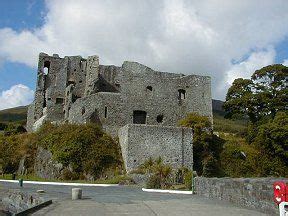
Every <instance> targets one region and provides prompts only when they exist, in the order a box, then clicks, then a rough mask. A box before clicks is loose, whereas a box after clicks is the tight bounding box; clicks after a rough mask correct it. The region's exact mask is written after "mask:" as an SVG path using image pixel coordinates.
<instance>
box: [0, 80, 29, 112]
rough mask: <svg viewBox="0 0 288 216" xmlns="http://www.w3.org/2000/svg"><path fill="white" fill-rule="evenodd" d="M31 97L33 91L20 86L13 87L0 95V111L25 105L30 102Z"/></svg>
mask: <svg viewBox="0 0 288 216" xmlns="http://www.w3.org/2000/svg"><path fill="white" fill-rule="evenodd" d="M33 97H34V92H33V90H31V89H29V88H28V87H27V86H25V85H22V84H18V85H14V86H12V87H11V88H10V89H8V90H6V91H2V93H1V94H0V110H2V109H7V108H11V107H16V106H24V105H27V104H29V103H31V102H32V100H33Z"/></svg>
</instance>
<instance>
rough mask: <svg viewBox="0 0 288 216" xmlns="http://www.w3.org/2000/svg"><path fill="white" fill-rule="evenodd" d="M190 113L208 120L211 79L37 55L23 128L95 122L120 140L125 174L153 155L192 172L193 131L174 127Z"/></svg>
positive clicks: (93, 59)
mask: <svg viewBox="0 0 288 216" xmlns="http://www.w3.org/2000/svg"><path fill="white" fill-rule="evenodd" d="M191 112H196V113H198V114H200V115H203V116H207V117H209V118H210V119H211V120H212V99H211V79H210V77H207V76H198V75H184V74H175V73H166V72H159V71H154V70H152V69H151V68H149V67H147V66H144V65H142V64H139V63H137V62H128V61H125V62H124V63H123V65H122V66H121V67H118V66H114V65H109V66H106V65H100V64H99V57H98V56H89V57H88V58H87V59H84V58H82V57H81V56H69V57H67V56H66V57H64V58H60V57H59V56H58V55H57V54H54V55H53V56H49V55H47V54H45V53H40V55H39V62H38V73H37V86H36V91H35V99H34V101H33V103H32V104H31V105H30V106H29V108H28V117H27V129H28V131H33V130H36V129H37V128H38V127H39V126H41V125H42V124H43V123H44V122H47V121H49V122H55V123H63V122H69V123H77V124H83V123H88V122H91V123H97V124H98V125H100V126H101V127H102V128H103V130H104V131H106V132H107V133H109V134H111V135H112V136H114V137H115V136H119V140H120V145H121V149H122V155H123V158H124V163H125V166H126V169H127V170H128V171H131V170H133V169H134V168H135V167H137V166H138V165H139V164H141V163H142V162H143V160H145V158H146V159H147V158H148V157H151V156H152V157H155V156H156V155H158V156H161V157H162V158H164V161H166V162H167V163H170V164H171V165H173V166H175V167H180V166H187V167H191V166H192V161H193V160H192V131H191V129H188V128H178V127H176V126H177V124H178V122H179V120H180V119H182V118H184V117H185V116H186V115H187V114H188V113H191Z"/></svg>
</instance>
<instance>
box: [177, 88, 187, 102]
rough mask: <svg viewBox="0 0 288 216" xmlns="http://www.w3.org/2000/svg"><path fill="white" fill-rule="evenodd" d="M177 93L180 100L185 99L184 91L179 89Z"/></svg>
mask: <svg viewBox="0 0 288 216" xmlns="http://www.w3.org/2000/svg"><path fill="white" fill-rule="evenodd" d="M178 93H179V95H178V97H179V99H180V100H183V99H185V98H186V91H185V90H184V89H179V90H178Z"/></svg>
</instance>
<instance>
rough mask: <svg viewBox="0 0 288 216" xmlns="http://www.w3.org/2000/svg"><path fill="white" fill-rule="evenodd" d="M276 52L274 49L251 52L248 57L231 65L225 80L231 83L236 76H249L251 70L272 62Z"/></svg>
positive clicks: (251, 72)
mask: <svg viewBox="0 0 288 216" xmlns="http://www.w3.org/2000/svg"><path fill="white" fill-rule="evenodd" d="M275 56H276V52H275V50H274V49H268V50H266V51H259V52H253V53H252V54H251V55H250V56H249V58H248V59H247V60H245V61H242V62H240V63H238V64H234V65H232V66H231V68H230V70H229V71H227V72H226V73H227V82H228V83H229V84H230V85H231V84H232V83H233V81H234V80H235V79H236V78H240V77H241V78H248V79H249V78H250V77H251V75H252V74H253V72H254V71H255V70H257V69H260V68H262V67H264V66H267V65H270V64H273V63H274V60H275Z"/></svg>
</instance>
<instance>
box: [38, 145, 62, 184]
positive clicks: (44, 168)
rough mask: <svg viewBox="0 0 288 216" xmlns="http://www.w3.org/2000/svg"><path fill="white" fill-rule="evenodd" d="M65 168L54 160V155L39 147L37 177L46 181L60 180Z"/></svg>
mask: <svg viewBox="0 0 288 216" xmlns="http://www.w3.org/2000/svg"><path fill="white" fill-rule="evenodd" d="M63 169H64V166H63V165H62V164H61V163H58V162H57V161H54V160H53V159H52V153H51V152H50V151H48V150H46V149H44V148H42V147H39V148H38V150H37V153H36V159H35V164H34V172H35V175H36V176H38V177H40V178H44V179H58V178H60V177H61V175H62V172H63Z"/></svg>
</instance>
